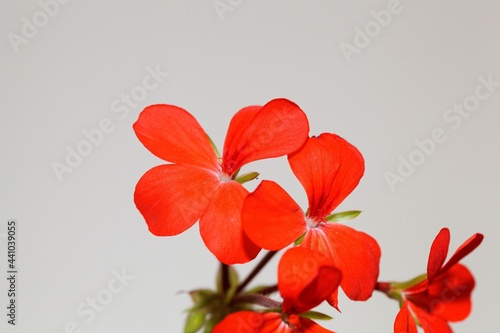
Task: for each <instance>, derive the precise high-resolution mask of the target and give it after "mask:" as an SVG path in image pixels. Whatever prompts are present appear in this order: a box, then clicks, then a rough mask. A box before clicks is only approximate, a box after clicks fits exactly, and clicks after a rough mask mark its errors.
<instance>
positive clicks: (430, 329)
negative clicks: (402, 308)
mask: <svg viewBox="0 0 500 333" xmlns="http://www.w3.org/2000/svg"><path fill="white" fill-rule="evenodd" d="M409 306H410V307H411V309H412V311H413V313H415V316H416V317H417V319H418V322H419V323H420V326H422V328H423V329H424V332H425V333H453V331H452V330H451V328H450V326H449V325H448V323H447V322H446V321H445V320H444V319H442V318H440V317H438V316H435V315H432V314H429V313H427V312H426V311H424V310H423V309H421V308H419V307H418V306H414V305H413V304H411V303H409Z"/></svg>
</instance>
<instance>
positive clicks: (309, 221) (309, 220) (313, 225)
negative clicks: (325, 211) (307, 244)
mask: <svg viewBox="0 0 500 333" xmlns="http://www.w3.org/2000/svg"><path fill="white" fill-rule="evenodd" d="M306 223H307V226H308V227H309V228H316V227H317V226H318V224H319V222H318V221H316V220H315V219H314V217H308V218H307V219H306Z"/></svg>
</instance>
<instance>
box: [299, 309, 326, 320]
mask: <svg viewBox="0 0 500 333" xmlns="http://www.w3.org/2000/svg"><path fill="white" fill-rule="evenodd" d="M300 316H301V317H304V318H309V319H318V320H330V319H332V317H330V316H329V315H326V314H324V313H321V312H317V311H307V312H305V313H302V314H301V315H300Z"/></svg>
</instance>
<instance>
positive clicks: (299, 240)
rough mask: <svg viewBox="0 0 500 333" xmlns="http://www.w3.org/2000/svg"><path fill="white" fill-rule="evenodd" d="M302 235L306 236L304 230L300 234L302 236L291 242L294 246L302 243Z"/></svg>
mask: <svg viewBox="0 0 500 333" xmlns="http://www.w3.org/2000/svg"><path fill="white" fill-rule="evenodd" d="M304 237H306V233H305V232H304V234H302V236H300V237H299V238H297V240H296V241H295V242H293V245H295V246H298V245H300V243H302V241H303V240H304Z"/></svg>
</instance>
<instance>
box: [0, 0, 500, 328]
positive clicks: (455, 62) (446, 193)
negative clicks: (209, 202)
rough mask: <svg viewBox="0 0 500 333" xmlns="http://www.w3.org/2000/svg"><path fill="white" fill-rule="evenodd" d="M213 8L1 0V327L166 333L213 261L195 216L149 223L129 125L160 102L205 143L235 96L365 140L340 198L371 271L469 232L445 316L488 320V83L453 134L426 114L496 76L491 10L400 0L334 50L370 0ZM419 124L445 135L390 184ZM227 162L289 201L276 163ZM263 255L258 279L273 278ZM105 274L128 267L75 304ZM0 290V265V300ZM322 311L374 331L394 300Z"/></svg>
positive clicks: (495, 179) (314, 129) (493, 136)
mask: <svg viewBox="0 0 500 333" xmlns="http://www.w3.org/2000/svg"><path fill="white" fill-rule="evenodd" d="M61 2H62V0H61ZM222 2H223V3H226V4H228V3H232V4H233V5H231V4H229V5H228V6H230V8H231V9H232V10H231V11H226V12H224V13H223V14H222V15H220V16H219V15H218V13H217V11H216V10H215V8H214V3H213V1H212V0H205V1H180V0H179V1H143V2H137V1H118V0H112V1H78V0H73V1H69V2H68V3H67V4H59V5H58V8H56V7H55V6H52V7H50V8H49V9H48V10H49V11H52V16H53V17H49V16H48V15H45V18H47V20H46V21H44V16H43V13H42V14H39V13H40V12H41V11H42V9H41V7H40V4H39V3H38V2H37V1H33V0H31V1H7V0H2V1H0V8H1V9H0V18H1V19H0V21H1V25H0V29H1V31H0V35H1V36H2V38H1V39H0V48H1V53H0V56H1V62H0V66H1V78H0V91H1V94H2V112H1V114H0V147H1V154H2V162H1V164H0V174H1V175H2V176H1V179H0V199H1V200H0V221H1V224H0V234H1V235H0V237H2V238H3V239H2V238H0V241H1V242H2V244H0V247H1V250H0V254H1V256H0V258H2V259H1V260H0V263H1V264H0V267H1V268H2V271H4V272H5V271H6V256H5V250H6V249H5V247H6V245H5V239H4V237H5V233H6V224H7V220H8V219H11V218H15V219H17V221H18V223H19V235H18V236H19V252H18V255H19V259H18V264H19V271H20V273H19V277H18V278H19V281H18V283H19V285H18V291H19V297H18V305H19V309H18V318H17V319H18V325H17V326H16V327H15V328H12V327H11V326H10V325H7V324H6V317H5V314H4V312H5V310H2V311H1V313H0V315H1V316H0V317H1V318H3V319H2V320H1V323H0V327H1V329H0V330H1V331H2V332H41V333H56V332H57V333H60V332H65V326H66V325H68V327H71V326H72V325H76V326H77V327H78V329H80V330H81V332H88V333H90V332H100V333H104V332H151V333H153V332H181V329H182V326H183V321H184V319H183V318H184V314H183V313H182V310H183V309H185V308H187V307H188V306H189V305H190V301H189V299H188V297H187V296H186V295H183V294H177V292H178V291H181V290H187V289H192V288H196V287H210V286H212V284H213V277H214V274H215V271H216V268H217V263H216V261H215V259H214V258H213V256H212V255H211V254H210V253H209V252H208V251H207V250H206V249H205V248H204V247H203V245H202V242H201V239H200V237H199V234H198V228H197V226H195V227H193V228H192V229H191V230H189V231H187V232H185V233H183V234H182V235H180V236H178V237H173V238H156V237H154V236H153V235H151V234H150V233H149V232H148V230H147V228H146V225H145V223H144V221H143V219H142V217H141V215H140V214H139V213H138V211H137V210H136V209H135V206H134V204H133V191H134V186H135V184H136V182H137V180H138V179H139V178H140V177H141V176H142V174H143V173H144V172H146V171H147V170H148V169H149V168H150V167H153V166H155V165H157V164H160V163H161V161H160V160H159V159H157V158H156V157H154V156H153V155H152V154H150V153H149V152H148V151H147V150H146V149H145V148H144V147H143V146H142V145H141V144H140V143H139V141H138V140H137V139H136V137H135V135H134V133H133V131H132V128H131V125H132V124H133V122H134V121H135V120H136V119H137V116H138V114H139V113H140V111H141V110H142V109H143V108H144V107H145V106H147V105H149V104H153V103H170V104H176V105H179V106H181V107H183V108H185V109H187V110H189V111H190V112H191V113H192V114H193V115H194V116H195V117H196V118H197V119H198V121H199V122H200V123H201V124H202V126H203V127H204V129H205V130H206V131H207V133H209V134H210V135H211V136H212V138H213V139H214V141H215V142H216V143H217V145H218V146H219V147H221V146H222V142H223V139H224V136H225V132H226V129H227V125H228V123H229V120H230V118H231V116H232V115H233V114H234V113H235V112H236V111H237V110H238V109H239V108H241V107H243V106H246V105H250V104H264V103H266V102H267V101H268V100H270V99H273V98H276V97H286V98H289V99H291V100H293V101H295V102H296V103H298V104H299V105H300V106H301V107H302V109H303V110H304V111H305V112H306V113H307V115H308V117H309V121H310V125H311V134H319V133H321V132H327V131H328V132H334V133H338V134H340V135H342V136H344V137H345V138H346V139H347V140H349V141H350V142H352V143H353V144H354V145H356V146H357V147H358V148H359V149H360V151H361V152H362V153H363V155H364V157H365V160H366V173H365V176H364V178H363V179H362V181H361V183H360V185H359V186H358V188H357V189H356V190H355V191H354V192H353V193H352V194H351V195H350V196H349V198H348V199H347V200H346V201H345V202H344V203H343V204H342V205H341V207H339V210H348V209H360V210H363V214H362V215H361V216H360V217H359V218H358V219H357V220H355V221H353V222H352V223H350V225H351V226H353V227H355V228H357V229H359V230H363V231H366V232H368V233H370V234H371V235H373V236H374V237H375V238H376V239H377V240H378V241H379V243H380V245H381V247H382V251H383V256H382V261H381V275H380V279H381V280H391V279H393V280H404V279H408V278H411V277H413V276H415V275H417V274H420V273H423V272H424V271H425V267H426V262H427V256H428V251H429V247H430V244H431V242H432V240H433V238H434V237H435V235H436V234H437V232H438V231H439V229H440V228H441V227H443V226H448V227H449V228H450V229H451V236H452V241H451V249H450V254H451V252H452V251H454V250H455V249H456V247H457V246H459V245H460V244H461V243H462V242H463V241H464V240H465V239H466V238H468V237H469V236H470V235H472V234H473V233H474V232H482V233H484V234H485V235H486V239H485V242H484V243H483V244H482V245H481V247H480V248H479V249H478V250H477V251H476V252H475V253H473V254H472V255H470V256H469V257H467V258H466V259H465V260H464V263H465V264H466V265H467V266H468V267H469V268H470V269H471V270H472V272H473V274H474V276H475V277H476V280H477V288H476V290H475V291H474V293H473V302H474V308H473V312H472V314H471V316H470V317H469V318H468V320H467V321H465V322H464V323H460V324H456V325H453V327H454V330H455V332H462V333H464V332H477V331H481V332H494V331H496V330H497V329H496V328H495V327H498V324H497V319H496V318H497V316H498V312H499V310H500V307H499V305H498V299H499V298H500V288H498V285H497V283H498V281H499V279H500V269H499V265H498V258H497V256H498V253H499V251H500V242H499V230H500V228H499V227H498V223H499V221H498V214H497V209H498V204H499V199H500V191H499V188H500V179H499V176H498V175H499V173H498V170H499V168H500V157H499V154H498V147H499V142H500V134H499V122H500V113H499V110H498V109H499V107H500V92H499V91H498V90H500V89H498V87H497V88H496V90H495V91H494V92H493V93H491V95H490V96H489V97H488V98H487V99H485V100H484V101H481V102H480V105H479V107H478V108H477V110H475V111H474V112H472V113H471V114H470V116H469V117H468V118H464V119H462V120H463V121H462V122H461V124H460V126H456V127H458V128H455V129H454V128H453V127H452V126H451V125H453V124H454V123H450V121H448V122H447V121H446V120H445V119H444V118H443V116H445V115H446V112H447V110H448V109H449V108H451V107H453V105H454V104H460V103H463V102H464V100H465V99H466V98H467V97H468V96H472V95H474V93H475V88H476V86H477V85H478V84H480V81H479V79H478V78H479V77H481V76H482V77H484V78H487V77H488V76H489V75H491V76H492V79H493V80H494V81H496V82H499V81H500V70H499V65H500V60H499V59H500V45H499V42H498V37H499V29H500V21H499V20H498V16H499V10H500V3H499V2H497V1H493V0H491V1H482V2H481V3H480V4H479V3H473V2H470V1H439V2H436V1H410V0H401V2H400V3H399V7H398V8H399V10H400V12H399V13H397V14H393V15H392V17H391V21H390V23H389V24H387V25H386V26H385V27H382V28H381V29H380V31H379V32H378V34H377V33H374V34H373V35H374V36H373V37H372V38H371V41H370V43H369V45H367V46H366V47H365V48H360V50H359V53H358V54H353V55H352V57H351V59H350V60H351V61H350V62H348V61H347V59H346V57H345V56H344V54H343V53H342V51H341V47H340V46H341V44H342V43H349V44H351V45H353V44H354V38H355V34H356V32H355V29H356V27H358V28H359V29H364V28H365V25H367V24H368V25H369V26H370V24H372V25H373V23H370V22H372V21H373V22H375V21H374V17H373V15H372V14H371V11H376V12H379V11H381V10H385V9H387V8H388V3H389V2H388V1H369V2H368V1H363V2H358V3H354V4H353V3H351V2H348V1H314V2H307V1H284V0H282V1H236V0H233V1H232V2H231V1H229V0H222ZM42 3H54V2H51V1H42ZM56 9H57V10H56ZM34 15H35V18H34V17H33V16H34ZM23 18H25V19H23ZM34 19H37V20H39V21H37V22H38V23H39V25H40V27H39V28H37V29H38V31H37V32H36V33H34V32H33V31H31V34H32V35H29V33H28V32H27V31H28V30H29V29H28V28H24V29H25V31H24V32H25V34H26V33H28V36H30V38H26V40H25V42H23V43H21V44H20V45H18V47H17V51H18V52H16V50H15V49H16V47H13V45H12V43H11V41H10V39H12V36H13V34H16V35H17V36H20V38H25V37H26V36H24V35H23V26H24V25H26V24H27V23H26V21H28V22H31V23H33V20H34ZM26 29H28V30H26ZM375 32H376V31H375ZM147 68H151V69H153V70H154V69H155V68H159V70H160V71H163V72H168V73H169V75H168V76H167V77H165V78H163V79H162V82H161V83H159V84H158V86H157V87H156V88H154V89H152V90H151V91H148V93H147V96H141V98H140V100H138V101H137V103H136V104H134V105H133V107H129V109H128V111H129V112H128V114H125V111H122V112H119V113H115V112H113V110H115V111H116V109H113V107H112V105H113V103H118V104H115V107H116V106H118V105H119V106H122V107H123V106H124V104H123V103H122V102H121V101H120V99H121V98H122V95H126V94H131V92H132V91H134V89H135V92H136V94H137V93H139V92H140V91H141V88H140V86H142V82H143V78H144V77H145V76H146V75H147V74H148V71H147ZM151 82H153V81H151ZM137 87H139V88H137ZM142 91H144V90H142ZM484 91H486V90H484ZM136 96H138V95H136ZM117 99H118V101H117V102H116V101H115V100H117ZM469 100H470V98H469ZM120 103H121V104H120ZM122 110H123V109H122ZM103 119H109V121H110V122H111V124H112V129H113V130H112V131H111V133H107V134H104V136H103V139H102V142H100V143H99V144H98V145H97V146H95V147H93V148H92V151H91V152H90V154H89V155H88V156H86V157H84V158H83V160H82V161H81V163H80V164H79V165H78V166H77V167H75V168H73V171H72V172H71V173H65V174H64V175H63V176H62V181H59V180H58V177H57V176H56V175H55V173H54V171H53V167H52V164H53V163H54V162H55V161H56V162H59V163H65V162H64V160H65V157H66V154H67V146H69V147H70V148H72V149H76V147H77V146H78V144H79V143H81V142H82V140H85V136H84V134H83V131H84V130H87V131H90V130H91V129H94V128H96V127H98V126H99V123H100V122H101V121H103ZM435 128H441V129H442V131H443V132H444V134H445V135H446V138H447V139H446V140H445V141H444V142H442V143H438V144H436V148H435V151H434V152H433V153H432V154H431V155H430V156H426V157H425V160H424V161H423V163H422V164H421V165H419V166H417V167H416V169H415V171H414V172H413V174H411V175H410V176H408V177H406V178H404V179H405V181H404V182H402V183H398V184H396V185H395V187H394V188H393V190H391V187H390V186H389V185H388V183H387V181H386V179H385V176H384V174H385V173H386V172H393V173H396V172H397V169H398V165H399V164H400V159H399V158H400V156H402V158H406V159H407V158H409V156H410V155H411V154H412V153H413V154H414V156H416V155H415V154H418V153H415V151H416V150H417V149H418V147H417V145H416V143H415V140H424V139H426V138H430V137H431V133H432V131H433V130H434V129H435ZM245 170H247V171H251V170H258V171H260V172H261V173H262V176H261V178H260V179H276V180H277V181H279V182H280V183H282V184H283V186H284V187H285V188H286V189H287V190H288V191H289V192H290V193H291V195H292V196H293V197H294V198H295V199H296V200H297V201H298V202H299V203H300V204H301V206H302V207H304V208H305V205H306V197H305V194H304V191H303V190H302V188H301V187H300V185H299V184H298V182H297V180H296V179H295V178H294V177H293V176H292V174H291V172H290V171H289V168H288V165H287V163H286V160H285V159H284V158H281V159H275V160H271V161H266V162H258V163H254V164H251V165H248V166H246V167H245ZM256 184H257V182H253V183H252V184H250V185H249V187H248V188H249V189H253V188H254V187H255V185H256ZM275 264H276V261H273V263H272V265H270V266H269V267H268V269H267V270H266V271H265V272H263V274H262V275H261V276H259V279H258V281H259V282H271V281H272V280H273V279H274V275H275V271H274V267H275V266H274V265H275ZM252 266H253V264H248V265H244V266H241V267H238V269H239V270H240V272H241V274H244V273H245V272H248V270H249V269H250V268H251V267H252ZM122 269H124V270H125V272H126V274H128V275H129V276H130V279H131V280H129V281H127V282H126V284H127V285H126V286H123V288H120V289H122V290H121V292H119V293H116V294H111V295H113V299H112V300H109V299H106V301H107V302H109V304H106V305H105V306H104V307H103V308H102V309H100V310H101V311H100V312H95V317H93V318H91V316H90V315H86V316H83V315H81V313H80V314H79V313H78V312H77V309H78V308H79V307H81V306H83V308H80V309H87V310H88V309H89V308H88V307H85V306H86V305H85V303H86V302H87V300H88V298H96V296H98V295H101V297H104V296H105V295H110V292H109V291H106V290H107V289H108V288H109V283H114V280H113V279H114V277H113V276H114V275H113V271H116V272H121V271H122ZM2 276H3V275H2ZM132 277H133V278H132ZM114 286H115V287H116V286H119V284H115V285H114ZM6 290H7V283H6V280H5V279H4V278H2V279H0V304H2V308H4V304H6V302H7V296H6ZM82 303H83V305H82ZM340 305H341V309H342V313H341V314H339V313H335V312H333V311H331V310H330V309H328V307H323V308H322V309H323V310H325V311H328V312H329V313H330V314H333V315H334V316H335V320H333V321H330V322H325V323H323V324H324V326H325V327H327V328H329V329H332V330H335V331H338V332H366V331H372V332H373V331H374V332H391V331H392V324H393V320H394V317H395V315H396V312H397V305H396V303H395V302H393V301H391V300H389V299H387V298H386V297H385V296H384V295H381V294H375V295H374V296H373V298H372V299H370V301H369V302H366V303H354V302H350V301H347V300H346V299H345V298H341V304H340ZM87 313H88V312H87ZM71 322H73V323H74V324H71ZM67 331H68V332H69V331H71V330H67Z"/></svg>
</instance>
